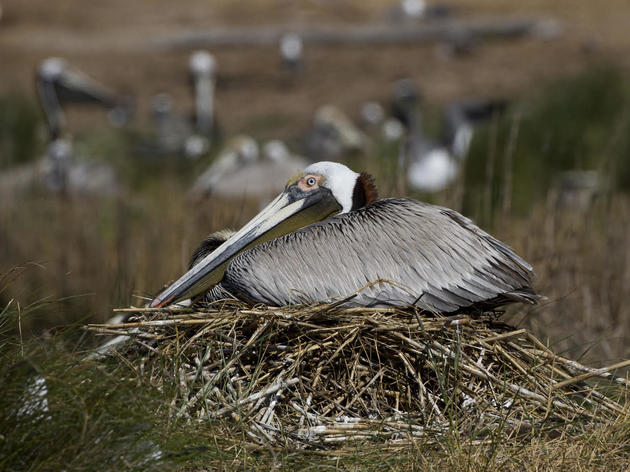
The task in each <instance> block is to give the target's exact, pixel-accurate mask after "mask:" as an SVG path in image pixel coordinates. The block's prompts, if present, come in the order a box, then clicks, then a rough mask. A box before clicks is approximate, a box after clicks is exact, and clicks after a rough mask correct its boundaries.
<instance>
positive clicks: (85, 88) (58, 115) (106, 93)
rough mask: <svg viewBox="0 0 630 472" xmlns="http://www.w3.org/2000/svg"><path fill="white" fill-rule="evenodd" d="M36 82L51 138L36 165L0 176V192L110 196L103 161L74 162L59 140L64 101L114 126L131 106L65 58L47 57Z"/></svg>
mask: <svg viewBox="0 0 630 472" xmlns="http://www.w3.org/2000/svg"><path fill="white" fill-rule="evenodd" d="M35 84H36V88H37V93H38V97H39V100H40V104H41V106H42V109H43V110H44V114H45V116H46V123H47V126H48V132H49V135H50V139H51V141H50V143H49V144H48V148H47V149H46V153H45V155H44V157H43V158H42V159H41V160H40V161H39V162H37V163H35V164H27V165H24V166H20V167H16V168H14V169H9V170H8V171H6V172H3V173H2V174H1V175H0V193H1V194H2V195H3V196H9V195H16V194H19V193H21V192H23V191H26V190H29V189H31V188H36V187H39V188H44V189H46V190H47V191H49V192H52V193H58V194H63V195H68V196H88V195H93V196H112V195H114V194H116V193H117V192H118V191H119V184H118V179H117V177H116V173H115V172H114V169H113V168H112V167H111V166H110V165H109V164H106V163H104V162H91V161H87V160H81V159H77V158H76V156H75V154H74V152H73V149H72V141H71V139H70V138H69V137H63V136H62V135H63V133H64V131H65V128H66V118H65V115H64V112H63V108H62V106H63V105H65V104H67V103H82V104H94V105H99V106H102V107H105V108H107V109H108V110H109V118H110V120H111V121H113V122H114V123H115V124H118V125H122V124H124V123H125V122H126V121H127V120H128V119H129V118H130V116H131V113H132V108H131V107H132V104H131V103H130V101H129V100H128V99H127V98H126V97H122V96H120V95H118V94H116V93H114V92H112V91H111V90H109V89H108V88H107V87H105V86H103V85H101V84H99V83H98V82H96V81H95V80H93V79H91V78H90V77H88V76H87V75H85V74H83V73H82V72H80V71H79V70H77V69H76V68H74V67H72V66H70V65H69V64H68V63H67V62H66V61H65V60H63V59H60V58H56V57H51V58H48V59H45V60H44V61H42V63H41V64H40V65H39V67H38V68H37V71H36V77H35Z"/></svg>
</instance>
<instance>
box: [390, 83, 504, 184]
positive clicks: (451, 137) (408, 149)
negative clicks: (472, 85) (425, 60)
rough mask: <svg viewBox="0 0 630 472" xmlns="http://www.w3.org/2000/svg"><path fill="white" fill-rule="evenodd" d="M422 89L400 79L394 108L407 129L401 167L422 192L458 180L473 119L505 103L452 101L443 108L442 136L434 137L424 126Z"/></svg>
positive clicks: (469, 140)
mask: <svg viewBox="0 0 630 472" xmlns="http://www.w3.org/2000/svg"><path fill="white" fill-rule="evenodd" d="M420 102H421V96H420V93H419V92H418V91H417V89H416V87H415V85H414V84H413V82H411V81H410V80H407V79H403V80H400V81H398V82H397V83H396V84H395V87H394V102H393V104H392V112H393V114H394V116H395V117H396V118H397V119H399V120H400V121H401V122H402V123H403V124H404V126H405V127H406V129H407V134H408V135H407V139H406V142H405V143H404V146H403V149H402V150H401V153H400V163H399V164H400V167H401V168H402V169H404V168H406V169H407V179H408V182H409V185H410V186H411V187H412V188H414V189H415V190H420V191H423V192H439V191H441V190H444V189H445V188H447V187H448V185H449V184H451V182H453V181H454V180H455V178H456V177H457V175H458V173H459V168H460V166H461V163H462V161H463V160H464V159H466V157H467V155H468V151H469V149H470V144H471V141H472V137H473V132H474V123H475V122H477V121H479V120H482V119H485V118H488V117H490V116H492V114H493V113H494V112H495V111H498V110H500V109H501V108H503V107H504V104H503V103H502V102H499V101H496V102H495V101H481V100H465V101H458V102H453V103H451V104H449V105H448V106H447V107H445V109H444V112H443V126H442V128H443V129H442V132H443V135H442V138H441V139H440V140H439V141H433V140H431V139H429V138H428V137H427V136H425V134H424V132H423V130H422V115H421V112H420V109H419V105H420Z"/></svg>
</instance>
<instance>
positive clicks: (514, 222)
mask: <svg viewBox="0 0 630 472" xmlns="http://www.w3.org/2000/svg"><path fill="white" fill-rule="evenodd" d="M619 74H620V73H619V72H618V71H610V70H609V69H608V70H607V69H598V70H596V71H593V72H590V73H589V74H586V75H584V76H581V77H578V79H576V80H569V81H562V82H561V83H558V84H557V85H552V86H551V87H549V88H548V89H546V90H542V91H538V92H535V93H534V94H533V95H532V96H531V97H525V98H524V99H523V101H522V103H521V104H520V105H519V104H516V105H515V107H516V109H517V111H518V113H519V114H520V116H521V119H520V120H521V121H520V125H519V126H520V127H519V132H518V135H517V136H516V139H515V142H514V146H513V147H512V148H511V149H512V151H510V152H511V153H512V154H511V157H510V159H511V168H512V170H513V172H512V175H511V177H510V182H511V183H510V184H509V185H510V187H509V188H511V191H510V192H509V194H508V192H507V191H506V188H507V187H506V181H508V179H506V178H505V177H506V171H505V169H506V156H507V155H510V152H508V149H510V147H509V146H508V141H509V139H508V138H509V136H510V132H509V131H510V129H511V127H513V126H514V119H513V117H514V114H513V113H508V114H506V115H505V116H503V117H497V118H496V120H495V121H494V122H492V123H488V124H487V125H484V126H482V129H481V132H480V134H479V135H478V137H476V139H475V141H474V142H473V150H472V154H471V156H470V160H469V161H468V164H467V171H466V176H465V178H462V179H461V181H460V182H459V183H458V186H457V187H456V188H454V189H452V190H451V191H450V192H445V194H443V195H439V196H436V197H432V201H433V202H434V203H440V204H447V205H449V206H452V207H455V208H457V209H463V210H464V211H465V213H466V214H467V215H469V216H471V217H473V218H474V219H475V220H476V221H477V222H478V223H479V224H480V225H481V226H482V227H483V228H485V229H488V230H490V231H491V232H492V233H493V234H495V235H497V236H498V237H500V238H501V239H502V240H505V241H507V242H509V243H510V244H511V245H512V246H513V247H514V248H515V249H516V251H517V252H518V253H519V254H522V255H523V256H524V257H525V258H526V259H527V260H529V261H530V262H531V263H532V264H533V266H534V267H535V269H536V272H537V274H538V278H537V281H536V288H537V289H538V291H539V292H541V293H543V294H544V295H546V296H547V297H548V301H547V302H546V303H545V304H542V305H541V306H539V307H537V308H535V309H532V310H528V311H525V312H524V311H522V309H517V310H511V311H510V313H508V316H507V318H506V319H508V320H509V322H510V323H511V324H513V325H515V328H518V329H520V328H528V329H530V330H531V332H532V333H533V334H534V335H535V336H536V337H537V338H539V339H540V340H541V341H542V342H543V344H545V345H546V346H549V347H550V348H551V349H552V350H553V351H554V352H555V353H556V354H558V355H561V356H562V357H565V358H570V359H577V360H579V361H580V362H583V363H585V364H586V363H588V364H593V365H597V366H604V365H609V364H614V363H616V362H617V361H618V360H619V359H621V358H628V357H630V351H629V349H630V348H629V347H628V346H630V342H629V338H628V334H627V333H628V332H630V312H629V311H630V308H629V306H628V304H627V300H628V297H630V241H629V238H628V237H627V234H628V232H629V231H630V216H629V215H630V199H629V197H628V195H627V189H628V182H629V181H630V180H628V178H627V175H630V174H628V169H629V168H630V166H628V162H630V161H628V159H627V156H628V155H629V152H630V151H629V141H628V136H630V133H627V129H628V120H627V110H628V109H629V108H630V107H629V106H628V104H629V103H630V100H629V98H628V97H629V95H628V90H627V85H626V81H625V79H624V76H623V75H619ZM582 96H583V97H582ZM6 103H8V102H7V101H5V102H3V105H2V106H5V105H6ZM32 105H33V104H32V103H31V104H30V105H27V107H26V109H31V110H33V109H34V107H33V106H32ZM7 106H8V107H9V108H4V109H3V110H1V111H0V114H1V115H2V117H0V119H5V118H4V117H12V118H10V120H13V121H15V119H16V118H15V117H17V116H18V115H20V114H22V115H20V116H25V117H26V118H24V120H23V121H21V122H22V123H25V124H24V128H23V129H24V130H25V131H24V132H22V131H19V132H18V131H15V132H11V133H9V138H11V139H12V140H15V141H11V142H10V141H7V140H6V139H4V138H6V137H7V133H6V131H7V130H10V129H14V130H16V129H17V128H11V127H10V126H8V127H5V125H3V127H2V130H0V136H2V137H3V139H2V140H0V151H1V152H2V153H3V154H2V156H1V160H2V163H1V164H0V167H2V166H5V165H7V166H8V165H13V164H15V163H17V162H23V161H26V160H32V158H33V156H39V155H41V148H40V145H41V143H40V142H39V137H38V135H37V127H38V126H39V123H40V121H39V120H40V118H39V117H38V116H37V114H31V112H29V111H28V110H27V111H20V107H21V106H22V105H19V104H18V105H16V102H14V101H11V103H10V104H9V105H7ZM26 109H25V110H26ZM7 110H9V111H7ZM436 116H437V115H436ZM20 120H22V118H19V120H18V121H20ZM434 122H437V119H434ZM3 123H8V122H3ZM11 126H13V125H11ZM16 126H18V125H16ZM19 126H23V125H19ZM19 126H18V127H19ZM20 129H22V128H20ZM265 132H267V131H265ZM1 133H4V134H1ZM122 139H123V138H121V135H120V134H118V133H114V132H104V133H101V134H99V133H95V135H87V134H86V135H84V136H79V139H78V141H79V145H78V149H79V150H80V151H81V153H82V154H85V155H91V156H94V157H97V158H104V159H108V160H109V159H112V161H113V162H115V163H116V165H117V166H120V171H121V176H122V178H123V180H124V181H125V183H126V185H127V190H126V192H125V193H124V194H123V195H122V196H121V198H119V199H114V200H96V199H83V200H80V201H66V200H62V199H57V198H51V197H50V196H49V195H44V194H41V193H37V192H32V193H28V194H23V195H16V196H15V198H12V199H2V200H1V201H0V261H1V265H0V272H1V273H3V274H11V276H10V277H8V278H7V277H4V278H3V282H2V283H0V312H1V313H2V315H1V316H2V319H1V321H0V326H1V328H0V329H1V330H2V332H1V334H0V336H1V340H0V355H1V357H2V358H1V359H0V390H1V393H0V434H1V436H0V449H1V452H0V468H4V469H7V470H61V469H65V470H95V469H99V470H134V469H136V470H145V469H150V468H152V467H153V468H156V469H158V470H164V469H165V468H166V469H177V470H217V469H219V470H233V469H240V470H269V469H283V470H296V469H304V468H311V469H318V470H337V469H341V470H356V469H364V468H365V469H375V470H376V469H378V470H383V469H393V470H410V469H414V468H415V469H420V470H453V469H458V470H514V469H517V470H541V469H553V470H576V469H578V470H579V469H582V470H593V469H601V470H622V469H625V468H626V465H627V463H628V461H629V460H630V446H629V444H630V422H629V421H628V418H627V415H618V416H617V417H610V418H606V419H605V420H603V421H601V422H599V423H597V424H586V423H583V422H575V423H571V424H570V427H560V426H557V427H556V426H550V427H549V428H542V429H540V430H538V431H537V432H536V434H530V435H529V436H528V437H527V438H526V439H524V438H523V437H520V436H518V435H512V436H506V435H505V434H504V433H505V431H506V428H507V422H505V421H503V422H499V423H497V424H498V427H496V428H495V429H494V430H493V431H486V434H485V436H484V437H483V438H482V439H481V438H479V437H476V436H474V435H473V437H471V435H470V434H468V433H470V430H466V431H462V429H461V428H458V427H457V426H458V424H459V423H458V421H460V420H458V416H457V415H456V414H455V413H456V409H454V408H453V406H454V405H456V403H454V402H452V401H450V400H449V399H450V398H451V396H449V388H448V383H444V382H442V383H440V382H438V381H437V380H436V383H435V385H434V387H435V388H436V390H435V394H436V398H437V399H438V400H439V402H440V405H442V406H443V408H444V412H445V414H444V417H445V420H446V423H448V425H449V428H446V430H444V431H443V434H442V436H441V438H440V441H437V442H436V441H429V440H427V439H426V438H412V439H411V440H410V441H409V442H407V443H406V444H405V445H396V444H388V445H385V444H384V443H383V442H382V441H379V440H368V439H363V440H358V441H353V442H352V443H351V444H344V445H337V446H336V447H334V448H331V449H323V450H308V451H304V450H297V449H295V448H293V447H289V446H286V445H274V446H269V445H261V444H259V443H257V442H256V441H253V440H252V438H251V437H249V436H247V435H246V434H245V433H244V432H243V428H242V427H241V426H242V424H240V423H238V422H234V421H233V419H232V418H228V419H225V418H219V419H213V420H208V421H203V422H199V423H198V422H195V421H190V420H189V419H188V418H186V417H185V416H182V417H180V418H175V417H174V416H173V415H172V406H171V403H172V402H173V400H174V399H175V400H176V401H177V399H180V400H181V398H182V397H181V388H182V387H181V385H180V382H179V376H178V375H179V374H178V372H179V371H178V370H177V369H178V368H181V367H183V366H185V364H186V362H189V361H190V359H187V358H186V356H185V355H180V356H176V357H175V358H167V357H164V358H163V362H164V363H163V365H162V369H163V370H164V375H163V376H162V377H161V383H159V384H156V383H155V382H153V381H152V379H153V378H152V377H151V375H149V373H147V371H146V370H144V371H143V370H142V368H140V366H142V365H143V364H142V362H143V361H142V359H133V361H129V359H127V358H125V357H116V358H111V359H108V360H106V361H98V362H96V361H85V354H86V353H87V352H88V351H89V349H90V348H92V347H94V346H95V345H96V344H97V343H98V342H100V338H95V337H92V336H91V335H88V334H86V333H85V332H84V331H82V330H80V329H78V328H77V326H76V322H77V320H82V321H83V322H103V321H105V320H106V319H107V318H109V317H110V316H111V313H112V309H113V308H116V307H120V306H130V305H141V304H142V300H143V297H150V296H151V295H152V294H154V293H155V292H156V291H157V290H158V289H159V288H160V287H161V286H162V284H164V283H165V282H167V281H168V280H170V279H172V278H174V277H175V276H177V275H179V274H180V273H182V272H183V271H184V270H185V268H186V266H187V263H188V257H189V255H190V254H191V252H192V250H193V249H194V247H195V245H196V244H197V243H198V242H199V241H200V240H201V239H202V238H203V237H204V236H206V235H207V234H208V233H209V232H210V231H213V230H216V229H220V228H223V227H239V226H240V225H242V224H243V223H244V222H245V221H246V220H248V219H249V218H250V217H251V216H253V215H254V214H255V213H256V212H257V211H258V210H259V204H258V202H251V201H246V200H244V199H243V200H242V201H236V202H231V203H229V204H226V203H225V202H216V201H212V200H210V201H207V202H204V203H203V204H199V205H193V204H190V203H189V202H187V201H186V200H185V199H184V197H183V195H184V192H185V189H186V188H187V186H188V185H189V184H190V182H191V180H192V178H193V177H194V172H195V168H196V166H197V165H198V166H199V167H203V165H205V164H206V163H204V162H200V163H198V164H196V165H195V166H192V167H186V166H183V167H182V166H181V164H180V163H168V162H164V163H160V162H157V161H156V162H154V161H147V160H142V159H137V160H136V159H135V158H134V157H133V156H132V155H130V153H129V151H128V149H127V148H126V147H125V145H124V141H121V140H122ZM296 142H297V141H296ZM38 143H40V144H38ZM16 150H17V151H16ZM16 153H17V154H16ZM114 154H115V155H114ZM396 155H397V147H396V146H393V145H392V144H391V143H380V142H378V141H375V146H374V147H373V150H372V151H371V153H370V155H368V156H366V157H365V159H357V160H355V161H353V163H352V164H353V166H354V167H355V168H357V169H359V168H364V169H365V170H368V171H370V172H373V173H374V174H375V176H376V178H377V184H379V188H380V190H381V195H382V196H389V195H399V194H403V193H404V194H407V192H405V191H404V188H403V187H401V186H400V179H399V176H397V175H396V165H395V159H396ZM488 156H493V157H492V159H493V160H492V161H491V163H492V165H491V166H490V165H488V161H487V160H486V157H488ZM7 159H8V160H7ZM569 167H577V168H582V169H588V168H596V169H603V170H604V171H605V173H604V175H605V176H606V178H607V181H606V182H607V186H606V187H605V188H604V189H603V191H602V192H600V194H599V195H598V196H597V197H596V198H595V199H594V200H593V201H592V202H591V203H590V204H589V205H587V206H586V207H584V208H573V209H571V208H569V209H567V208H560V207H559V206H558V205H556V204H555V200H554V199H553V198H552V197H553V192H554V185H555V182H556V179H555V177H556V174H557V173H558V172H560V171H562V170H565V169H566V168H569ZM147 169H149V170H147ZM461 195H463V197H461ZM415 196H417V197H420V198H424V196H422V195H415ZM506 208H507V209H508V211H506V210H504V209H506ZM14 267H22V268H24V270H22V271H12V268H14ZM18 275H19V276H18ZM9 279H11V283H10V284H8V283H7V282H8V281H9ZM138 297H139V298H138ZM18 302H19V304H18ZM521 308H522V307H521ZM62 326H63V327H62ZM136 362H139V364H137V363H136ZM144 362H145V366H146V365H147V364H146V363H147V362H149V357H147V358H146V360H145V361H144ZM429 362H433V365H435V366H436V368H437V367H440V370H443V371H444V372H445V375H446V378H457V373H458V372H459V373H461V367H460V366H459V365H458V367H457V368H456V367H455V365H454V364H448V363H446V364H440V358H439V357H434V358H433V359H432V360H431V359H429ZM168 369H170V370H169V371H168V372H166V370H168ZM255 372H256V375H255V376H252V378H251V382H252V385H254V384H255V382H257V381H259V380H260V378H261V377H262V376H263V375H264V374H265V373H264V372H263V370H262V368H261V367H258V369H257V370H256V371H255ZM167 373H168V375H166V374H167ZM619 375H623V373H619ZM37 376H42V377H43V378H45V379H46V385H47V386H48V390H49V392H48V405H49V413H48V414H47V419H44V418H36V419H32V418H31V419H25V418H24V417H18V416H16V414H15V412H16V411H17V410H16V408H17V409H19V407H17V405H20V404H21V402H22V401H23V400H24V397H25V395H26V394H25V388H27V386H28V385H29V382H32V379H34V378H37ZM588 382H589V384H590V385H591V386H593V385H594V384H593V381H592V379H591V380H589V381H588ZM598 387H599V388H602V389H603V390H602V391H603V392H604V393H606V394H607V395H608V396H610V397H611V398H613V399H614V400H615V401H617V402H619V403H620V404H624V402H625V396H626V392H625V391H623V390H620V389H619V388H618V387H614V386H611V385H610V384H608V383H607V382H606V381H604V383H603V384H602V383H601V382H600V383H598ZM543 429H544V430H543ZM464 433H466V434H464ZM156 447H157V448H158V449H159V451H161V452H162V453H163V456H161V458H160V459H159V460H157V461H156V460H155V459H156V456H155V455H154V454H155V451H156V449H155V448H156ZM152 454H153V455H152ZM147 458H149V460H147Z"/></svg>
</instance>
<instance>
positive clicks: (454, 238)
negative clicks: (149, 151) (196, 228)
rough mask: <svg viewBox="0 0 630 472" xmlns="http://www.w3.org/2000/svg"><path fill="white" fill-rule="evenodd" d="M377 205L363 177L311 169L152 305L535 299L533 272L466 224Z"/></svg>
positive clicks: (446, 307)
mask: <svg viewBox="0 0 630 472" xmlns="http://www.w3.org/2000/svg"><path fill="white" fill-rule="evenodd" d="M376 198H377V194H376V189H375V187H374V184H373V181H372V179H371V177H370V176H369V175H368V174H358V173H356V172H353V171H352V170H350V169H349V168H348V167H346V166H344V165H342V164H338V163H334V162H318V163H315V164H311V165H309V166H308V167H307V168H306V169H305V170H304V171H303V172H302V173H300V174H297V175H296V176H294V177H293V178H291V179H290V180H289V181H288V182H287V185H286V187H285V189H284V191H283V192H282V193H281V194H280V195H279V196H278V197H276V198H275V199H274V200H273V201H272V202H271V203H270V204H269V205H268V206H267V207H266V208H265V209H263V210H262V211H261V212H260V213H259V214H258V215H257V216H256V217H254V218H253V219H252V220H251V221H250V222H249V223H247V224H246V225H245V226H244V227H243V228H241V229H240V230H239V231H237V232H236V233H233V234H227V235H223V236H221V235H219V236H216V237H214V238H213V239H212V240H210V241H206V242H205V243H204V244H202V247H201V248H200V249H199V250H198V251H196V253H195V256H194V261H193V262H194V265H193V266H192V268H191V269H190V270H189V271H188V272H186V273H185V274H184V275H183V276H182V277H181V278H180V279H179V280H177V281H176V282H175V283H173V284H172V285H171V286H170V287H168V288H167V289H166V290H164V291H163V292H162V293H161V294H160V295H159V296H157V297H156V298H155V299H154V300H153V301H152V302H151V306H152V307H162V306H165V305H167V304H171V303H176V302H178V301H180V300H184V299H186V298H190V297H196V296H198V295H201V294H203V298H204V299H205V300H206V301H214V300H219V299H222V298H226V297H236V298H238V299H241V300H245V301H248V302H252V303H265V304H268V305H275V306H278V305H286V304H295V303H299V302H303V301H314V302H329V301H333V300H339V299H341V300H343V299H344V298H345V297H349V296H353V295H354V296H353V298H352V299H351V300H347V301H346V302H345V303H348V304H350V305H356V306H382V305H413V304H415V305H416V306H418V307H420V308H421V309H424V310H430V311H440V312H454V311H457V310H460V309H462V308H472V307H494V306H499V305H502V304H505V303H508V302H511V301H524V302H529V303H535V301H536V300H537V299H538V298H539V297H538V296H537V295H536V294H535V292H534V291H533V289H532V288H531V281H532V278H533V271H532V268H531V266H530V265H529V264H528V263H527V262H526V261H525V260H523V259H521V258H520V257H519V256H518V255H516V254H515V253H514V252H513V251H512V249H511V248H510V247H508V246H507V245H506V244H504V243H502V242H500V241H498V240H497V239H495V238H493V237H492V236H490V235H489V234H487V233H485V232H484V231H482V230H481V229H479V228H478V227H477V226H475V225H474V224H473V223H472V222H471V221H470V220H469V219H467V218H466V217H464V216H462V215H460V214H459V213H456V212H455V211H452V210H449V209H447V208H442V207H438V206H433V205H429V204H426V203H422V202H419V201H416V200H411V199H407V198H389V199H383V200H377V199H376ZM226 236H227V238H226Z"/></svg>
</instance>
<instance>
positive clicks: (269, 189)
mask: <svg viewBox="0 0 630 472" xmlns="http://www.w3.org/2000/svg"><path fill="white" fill-rule="evenodd" d="M262 154H263V155H262V159H261V158H260V152H259V149H258V143H257V142H256V140H255V139H253V138H251V137H250V136H246V135H239V136H235V137H234V138H232V139H230V140H229V141H228V142H227V143H226V145H225V148H224V149H223V150H222V151H221V153H220V154H219V155H218V156H217V158H216V159H215V160H214V162H213V163H212V164H211V165H210V166H209V167H208V169H206V171H205V172H203V174H201V175H200V176H199V177H198V178H197V180H196V181H195V183H194V185H193V186H192V188H191V189H190V191H189V192H188V198H189V199H191V200H198V199H200V198H203V197H205V196H207V195H212V196H213V197H220V198H226V199H231V198H242V197H253V198H258V199H265V200H266V199H268V198H271V197H273V196H274V195H276V194H277V193H278V192H279V191H281V190H282V189H283V188H284V184H285V183H286V181H287V179H288V178H289V177H290V176H291V175H293V174H294V173H295V172H296V171H298V170H299V169H303V168H304V166H305V165H306V160H305V159H303V158H301V157H299V156H293V155H291V153H290V152H289V150H288V149H287V147H286V145H285V144H284V143H282V142H281V141H278V140H273V141H269V142H267V143H265V145H264V146H263V153H262Z"/></svg>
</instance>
